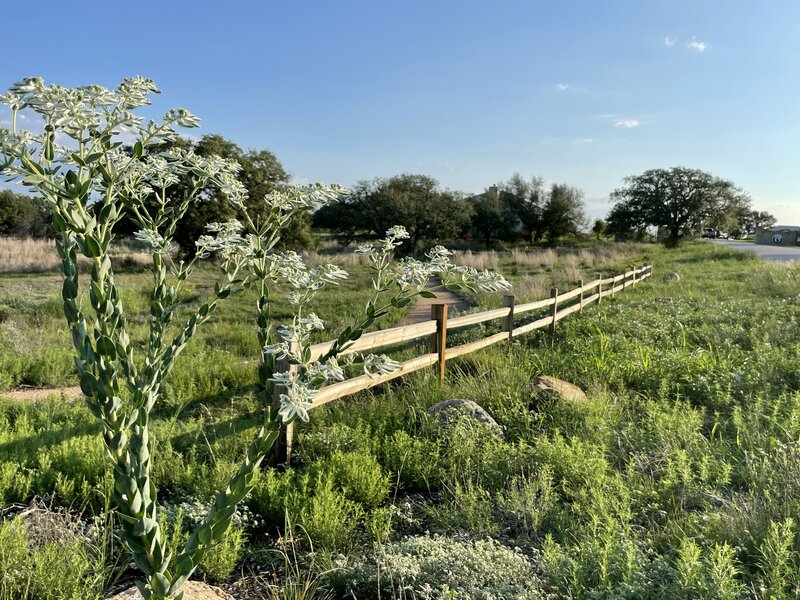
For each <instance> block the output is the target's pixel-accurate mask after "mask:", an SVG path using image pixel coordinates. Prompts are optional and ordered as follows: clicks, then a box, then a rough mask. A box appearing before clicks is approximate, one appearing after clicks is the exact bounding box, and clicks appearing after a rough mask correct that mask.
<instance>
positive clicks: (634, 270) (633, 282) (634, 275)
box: [631, 265, 636, 286]
mask: <svg viewBox="0 0 800 600" xmlns="http://www.w3.org/2000/svg"><path fill="white" fill-rule="evenodd" d="M631 285H632V286H636V265H633V281H632V282H631Z"/></svg>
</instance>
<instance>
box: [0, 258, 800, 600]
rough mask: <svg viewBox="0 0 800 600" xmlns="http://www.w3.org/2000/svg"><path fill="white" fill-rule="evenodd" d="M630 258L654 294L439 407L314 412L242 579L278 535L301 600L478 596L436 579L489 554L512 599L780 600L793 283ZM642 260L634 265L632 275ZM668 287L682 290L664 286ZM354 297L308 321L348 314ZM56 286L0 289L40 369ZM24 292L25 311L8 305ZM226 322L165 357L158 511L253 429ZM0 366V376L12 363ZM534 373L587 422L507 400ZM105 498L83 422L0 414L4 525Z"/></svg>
mask: <svg viewBox="0 0 800 600" xmlns="http://www.w3.org/2000/svg"><path fill="white" fill-rule="evenodd" d="M642 252H643V253H647V254H649V255H650V257H651V258H652V261H653V262H654V264H655V269H654V276H653V278H652V279H650V280H648V281H647V282H645V283H643V284H642V285H640V286H637V287H636V288H635V289H634V290H632V291H629V292H627V293H626V294H622V295H618V296H617V297H616V298H615V299H614V300H607V301H604V303H603V305H602V306H592V307H589V308H588V309H587V310H586V311H585V314H584V315H583V316H582V317H581V316H578V315H574V316H572V317H570V318H568V319H565V320H564V321H561V322H560V323H559V325H558V328H557V330H556V334H555V335H554V336H551V335H549V334H548V333H545V332H535V333H532V334H530V335H528V336H525V337H523V338H520V339H517V340H515V341H514V342H513V343H511V344H503V345H498V346H494V347H492V348H490V349H488V350H486V351H482V352H479V353H475V354H471V355H468V356H465V357H463V358H461V359H458V360H454V361H451V362H450V363H448V378H447V381H446V383H445V384H444V385H439V384H438V382H437V381H436V378H435V374H434V373H433V371H432V370H431V371H430V372H428V371H425V372H420V373H418V374H415V375H412V376H409V377H407V378H404V379H403V380H402V382H400V383H395V384H392V385H385V386H383V387H382V388H381V389H376V390H372V391H368V392H364V393H360V394H357V395H356V396H353V397H349V398H345V399H343V400H339V401H336V402H333V403H331V404H329V405H326V406H325V407H323V408H321V409H317V410H315V411H314V412H313V413H312V419H311V422H310V423H309V424H307V425H302V426H301V427H299V428H298V434H297V438H296V440H297V445H296V463H295V464H294V465H293V467H292V469H290V470H286V471H283V472H277V471H272V470H265V471H264V472H263V474H262V475H261V477H260V479H259V482H258V485H257V486H256V489H255V491H254V493H253V494H252V495H251V497H250V499H249V500H248V506H247V508H248V511H247V513H246V514H247V515H249V517H248V519H245V520H244V521H242V524H241V531H242V532H243V535H244V536H245V538H244V539H246V540H247V543H246V545H245V549H244V555H245V563H244V564H245V565H247V564H253V563H259V562H263V561H265V560H267V558H265V556H266V555H265V553H264V549H265V548H267V549H268V548H271V547H272V545H273V544H274V543H275V542H276V540H277V539H278V537H277V536H278V535H280V534H289V533H294V537H293V538H292V539H293V543H294V544H296V548H297V552H298V553H299V555H300V557H299V558H298V559H297V560H299V561H300V564H311V563H312V562H313V565H314V567H313V568H314V574H313V580H314V581H315V582H316V583H315V585H317V584H319V586H320V587H319V589H320V590H325V589H327V590H328V591H330V592H332V593H334V594H335V597H344V596H345V595H347V594H350V593H351V592H355V593H356V594H357V597H358V598H372V597H375V598H377V597H378V590H379V589H381V590H382V592H381V593H382V596H381V597H384V598H386V597H393V596H390V595H388V594H389V593H392V590H393V589H396V588H395V587H393V586H395V584H396V583H397V580H398V579H403V578H409V577H412V575H411V574H412V573H420V574H421V575H420V576H419V577H420V579H417V580H416V583H414V584H413V585H411V584H409V587H408V589H407V596H406V597H416V598H447V597H454V596H452V595H451V596H447V593H449V592H448V591H447V590H446V589H444V588H443V587H441V586H442V585H443V584H444V583H445V579H442V578H441V577H439V576H438V575H436V573H438V572H439V571H437V569H449V570H450V572H451V575H452V577H451V578H450V579H447V580H446V584H447V587H448V589H449V590H451V591H452V590H453V589H458V590H468V589H477V587H476V585H477V584H476V581H477V579H475V578H477V577H478V576H477V575H476V574H474V573H472V574H470V573H461V572H460V571H453V570H452V569H451V568H450V567H447V566H446V564H447V563H446V561H444V558H442V557H445V556H447V555H449V554H448V553H450V552H451V550H452V551H453V552H455V551H456V548H455V547H454V546H453V543H454V542H453V540H454V539H455V540H458V543H459V544H461V543H462V542H464V543H467V544H472V543H477V542H478V541H480V540H483V539H485V538H487V537H488V538H493V539H494V540H495V543H496V544H499V546H500V547H503V546H505V547H507V548H508V549H511V548H519V551H518V552H519V554H514V555H513V556H512V555H510V554H509V555H508V556H506V555H502V556H503V558H497V559H496V560H498V561H503V560H507V561H509V563H508V564H512V563H514V561H518V560H522V559H524V560H525V561H529V563H530V564H532V565H535V567H536V569H535V572H536V573H537V577H538V578H539V579H540V580H541V581H539V580H538V579H537V580H536V581H537V584H536V589H535V590H534V589H528V588H526V591H525V593H526V594H528V595H527V596H525V597H531V598H534V597H544V596H545V595H546V594H547V593H550V594H552V595H553V597H558V598H631V599H633V598H763V599H764V600H768V599H770V598H795V597H798V592H797V590H798V586H800V579H799V578H798V576H797V573H798V567H800V560H799V559H800V555H798V549H800V547H799V546H798V540H797V527H796V524H797V522H798V519H800V483H799V482H800V449H799V448H798V443H797V440H798V439H800V371H798V368H797V366H798V364H800V360H799V359H800V345H799V344H798V343H797V340H798V338H800V326H799V325H798V318H799V317H800V268H799V267H798V266H794V265H767V264H764V263H762V262H760V261H759V260H758V259H756V258H754V257H751V256H749V255H746V254H744V253H739V252H736V251H733V250H727V249H723V248H717V247H714V246H712V245H710V244H702V243H696V244H687V245H686V246H685V247H683V248H680V249H678V250H674V251H666V250H663V249H660V248H658V247H656V246H647V247H645V248H643V250H642ZM643 253H640V254H638V255H635V256H634V255H631V256H633V258H630V257H629V260H631V262H633V261H634V259H635V262H636V263H637V264H642V263H643V262H645V261H644V260H643V259H644V255H643ZM670 271H675V272H677V273H679V275H680V279H679V280H677V281H674V280H670V281H667V280H665V278H664V277H663V276H664V274H665V273H667V272H670ZM126 277H130V281H131V282H133V283H136V282H137V281H138V282H139V283H140V284H141V285H143V284H144V280H143V279H141V280H139V279H137V278H139V277H142V278H143V277H144V276H143V275H139V274H129V275H126ZM359 277H360V278H361V279H360V281H361V282H363V274H362V275H356V278H357V279H356V280H354V282H353V284H352V289H350V290H349V291H345V290H343V291H342V292H341V293H340V294H341V295H339V294H337V295H336V296H335V299H334V300H332V301H331V304H329V305H328V306H327V307H325V308H330V309H333V312H336V311H339V312H341V313H344V312H345V310H346V309H347V308H348V307H351V306H354V305H356V304H357V303H358V302H360V296H358V294H362V293H365V292H363V291H360V290H361V288H360V287H359V283H358V278H359ZM51 280H52V281H54V280H55V278H54V277H53V276H52V275H39V276H26V277H18V278H4V279H3V280H0V281H1V282H2V286H1V287H0V308H2V307H8V308H7V310H8V311H9V312H10V317H7V318H6V321H5V322H4V323H8V320H9V319H10V320H11V321H13V322H14V323H16V326H17V327H18V329H20V331H22V332H26V333H27V335H22V336H21V338H20V339H21V340H23V341H26V342H27V343H29V344H34V342H35V343H36V344H39V346H37V347H36V348H37V349H36V350H31V352H30V356H32V357H35V356H38V354H37V352H38V351H39V350H41V349H50V351H52V352H55V351H57V350H58V349H59V346H58V343H59V342H58V340H59V339H61V338H59V336H60V335H61V334H60V333H59V332H60V321H58V319H59V317H58V313H57V310H56V308H55V302H54V300H53V299H52V298H53V297H54V295H55V294H56V293H57V289H58V288H57V287H54V286H53V284H52V283H50V282H51ZM34 281H35V282H36V283H37V284H39V283H41V285H34V284H33V283H31V282H34ZM9 286H11V287H9ZM14 286H16V287H14ZM22 286H28V288H29V289H31V290H35V292H34V291H31V293H29V294H26V295H24V296H23V297H22V298H21V299H20V297H19V296H18V295H16V294H15V293H14V292H13V290H14V289H23V288H22ZM48 286H51V287H48ZM26 289H27V288H26ZM202 291H203V290H202V285H201V286H198V289H197V290H196V293H198V294H201V293H202ZM349 294H352V295H354V296H355V297H356V298H357V299H356V300H350V298H352V297H353V296H351V295H349ZM131 297H132V300H133V301H134V302H135V301H136V296H135V292H132V296H131ZM187 301H191V300H187ZM336 303H340V304H336ZM142 306H144V304H143V300H142ZM227 310H228V311H229V312H226V313H224V314H221V315H220V319H219V320H218V321H217V324H216V325H214V326H212V327H211V328H209V329H207V330H206V331H205V333H203V334H201V335H202V336H203V337H202V338H201V343H200V344H197V345H196V348H195V350H194V352H192V353H188V354H187V355H186V356H184V357H182V359H181V360H182V361H183V362H181V364H180V365H179V367H176V371H175V375H174V376H173V378H172V381H171V382H170V384H169V386H168V390H169V392H168V393H169V400H168V402H166V403H165V405H164V406H163V407H162V410H161V411H160V412H159V415H158V419H157V421H156V422H155V424H154V433H153V438H154V440H155V444H156V447H155V453H156V454H155V456H156V458H155V461H154V464H155V468H156V473H155V476H156V480H157V483H158V485H159V487H160V489H161V490H162V491H161V494H160V498H161V499H162V500H163V501H164V502H165V503H166V504H167V505H168V506H170V507H175V506H178V505H179V504H181V503H185V502H195V501H201V502H202V501H206V500H207V499H208V498H209V497H210V495H211V493H212V492H213V490H214V489H215V487H216V486H218V485H219V484H220V483H221V482H223V481H225V480H226V479H227V477H228V476H229V474H230V473H231V472H232V471H233V469H234V468H235V465H236V462H237V460H238V457H239V456H240V455H241V453H242V452H243V450H244V448H245V446H246V444H247V441H248V439H249V437H250V435H252V432H253V430H254V428H255V427H256V426H257V424H258V422H259V418H260V417H259V405H258V403H257V402H256V401H255V400H254V399H253V397H252V391H251V388H250V387H249V384H250V383H251V382H252V381H253V368H254V367H253V365H252V364H242V361H243V359H245V358H248V359H249V358H251V357H252V347H251V345H252V344H254V343H255V342H254V340H251V339H250V336H251V335H252V332H251V331H250V329H251V328H248V326H247V324H246V323H247V322H246V321H244V320H243V319H244V315H245V313H246V312H247V311H248V310H249V305H248V299H247V298H244V297H242V298H240V299H237V300H236V302H235V303H234V304H232V305H231V306H230V307H229V308H228V309H227ZM321 312H322V311H321ZM326 312H327V311H326ZM340 317H341V320H340V321H339V322H340V323H341V322H344V317H343V316H341V315H339V317H334V321H335V320H336V319H338V318H340ZM396 318H399V314H398V315H396ZM37 319H38V321H37ZM36 323H40V326H39V327H38V329H37V328H36V327H35V324H36ZM3 331H4V335H8V333H7V330H5V329H4V330H3ZM37 335H40V336H41V339H39V338H37V337H36V336H37ZM51 336H52V337H51ZM20 343H22V341H21V342H20ZM63 343H66V336H63ZM10 355H11V353H10V352H9V356H10ZM68 359H69V353H68V352H66V351H64V361H65V365H64V367H63V373H64V375H63V379H61V380H60V381H69V380H70V377H71V374H70V367H69V363H68ZM3 360H4V361H5V362H2V363H0V369H1V370H0V377H2V376H3V375H2V373H7V372H8V371H7V369H9V368H10V367H9V366H8V365H11V366H13V365H14V364H15V363H12V361H11V359H10V358H5V359H3ZM20 368H21V367H20ZM54 373H57V371H54ZM537 374H547V375H554V376H557V377H561V378H563V379H566V380H568V381H572V382H574V383H576V384H578V385H579V386H581V387H582V388H583V389H585V390H586V391H587V393H588V396H589V399H588V401H587V402H585V403H579V404H573V403H559V402H553V401H550V402H542V401H534V400H532V399H531V398H529V397H527V396H526V394H525V393H524V389H523V388H524V385H525V383H526V382H527V381H528V380H529V379H530V378H531V377H532V376H533V375H537ZM54 378H55V379H58V377H57V376H55V375H54ZM448 398H468V399H472V400H475V401H476V402H478V403H479V404H481V405H482V406H483V407H484V408H486V409H487V410H488V411H489V412H490V413H491V414H492V415H493V416H494V418H495V419H496V420H497V421H498V422H499V423H500V425H501V426H502V428H503V430H504V434H505V435H504V438H502V439H501V438H497V437H495V436H493V435H491V433H489V432H486V431H484V430H483V429H481V428H480V427H478V426H475V425H473V424H471V423H470V422H466V421H459V422H457V423H455V424H452V425H450V426H444V427H443V426H440V425H438V424H437V422H435V421H432V420H431V419H429V418H428V417H427V416H426V414H425V410H426V409H427V408H428V407H429V406H431V405H432V404H434V403H436V402H438V401H440V400H444V399H448ZM107 486H108V474H107V467H106V461H105V457H104V454H103V448H102V444H101V442H100V439H99V437H98V428H97V426H96V424H95V422H94V421H93V419H92V418H91V416H90V415H89V413H88V411H87V410H85V409H84V408H83V407H82V406H80V405H76V406H70V405H68V404H65V403H63V402H61V401H56V400H51V401H48V402H42V403H37V404H35V405H23V404H12V403H10V402H8V401H6V402H4V403H0V506H4V505H9V504H11V503H12V502H23V503H24V502H27V501H29V500H30V498H31V497H33V496H34V495H47V496H48V498H51V501H52V502H53V503H54V504H56V505H61V506H67V507H71V508H72V509H73V510H75V511H78V510H81V509H83V510H85V511H86V512H87V513H89V514H91V513H93V512H95V513H96V512H99V511H100V510H101V508H102V507H103V504H104V498H106V497H107V495H106V494H107V492H106V490H107ZM426 532H427V533H426ZM428 534H432V535H431V536H429V535H428ZM436 535H439V536H442V537H436ZM375 543H377V544H378V546H377V550H374V549H373V548H375V546H374V544H375ZM384 544H388V545H384ZM479 547H480V548H485V547H484V546H481V545H480V544H477V545H475V546H474V548H476V550H474V552H477V551H478V550H477V548H479ZM312 548H313V550H314V553H313V554H308V552H309V551H310V550H311V549H312ZM488 548H489V550H485V551H486V552H487V553H491V552H495V551H496V546H489V547H488ZM490 550H491V552H490ZM241 551H242V550H241V548H239V550H237V551H236V552H241ZM458 551H459V552H461V551H464V550H463V549H462V547H461V546H458ZM230 552H233V550H231V551H230ZM481 552H484V550H481ZM497 552H500V551H499V550H497ZM509 552H511V550H509ZM87 556H88V555H87ZM497 556H498V557H499V556H500V554H498V555H497ZM236 557H238V554H236V555H235V557H234V561H235V558H236ZM247 557H249V558H247ZM434 557H436V558H434ZM520 557H522V558H520ZM227 558H230V557H227ZM108 560H111V559H110V558H109V559H108ZM117 560H118V559H117ZM492 560H494V559H492ZM247 561H250V562H249V563H248V562H247ZM306 561H309V562H306ZM437 561H438V562H437ZM218 562H219V564H221V565H224V566H225V568H226V569H227V568H228V567H229V565H230V563H231V561H230V560H226V557H225V556H222V557H220V558H219V561H218ZM279 562H281V563H282V561H279ZM123 564H124V561H123ZM286 564H290V563H289V562H287V563H286ZM291 564H292V565H295V566H293V567H292V569H293V570H292V573H289V575H291V576H292V577H297V574H298V571H297V570H296V564H297V563H291ZM498 564H499V563H498ZM503 564H505V563H503ZM514 564H515V563H514ZM376 565H377V567H376ZM441 565H445V566H441ZM279 566H280V565H279ZM31 568H33V567H31ZM244 568H245V570H247V566H245V567H244ZM281 568H283V567H281ZM286 568H288V567H286ZM376 568H377V571H376ZM328 569H333V570H332V571H330V572H329V571H328ZM209 571H211V572H215V573H217V575H216V576H217V577H223V575H221V573H222V572H223V571H224V569H221V568H218V569H217V570H216V571H215V570H214V569H209ZM321 572H324V573H322V574H321ZM458 573H461V574H460V575H459V574H458ZM429 574H430V575H429ZM387 577H388V579H386V578H387ZM392 577H395V579H392ZM426 577H429V578H430V579H425V578H426ZM470 577H472V578H473V581H464V579H470ZM453 578H455V579H453ZM459 578H461V579H459ZM490 580H491V579H487V581H490ZM348 581H350V582H351V584H348V583H347V582H348ZM426 581H427V582H428V583H429V584H430V589H429V588H428V587H425V586H424V585H423V584H425V582H426ZM392 582H394V583H392ZM348 585H350V587H348ZM493 585H494V584H493ZM354 586H355V587H354ZM437 586H439V587H437ZM356 588H357V589H356ZM496 593H498V594H499V593H500V592H499V591H498V592H496ZM426 594H427V595H426ZM475 594H478V592H475ZM480 594H483V595H480V597H482V598H483V597H485V598H491V597H493V596H492V595H491V592H490V591H487V589H486V588H484V587H481V591H480ZM347 597H352V596H347ZM397 597H400V596H397ZM460 597H462V596H459V598H460ZM476 597H478V596H476Z"/></svg>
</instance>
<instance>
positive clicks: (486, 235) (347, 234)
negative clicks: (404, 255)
mask: <svg viewBox="0 0 800 600" xmlns="http://www.w3.org/2000/svg"><path fill="white" fill-rule="evenodd" d="M394 224H397V225H403V226H405V227H406V229H407V230H408V231H409V234H410V236H411V240H410V244H409V247H410V248H413V249H419V247H420V246H421V244H423V243H430V242H432V241H436V240H447V239H454V238H462V239H468V238H473V239H478V240H480V241H481V242H483V244H484V245H485V246H487V247H489V246H491V245H492V244H493V243H494V242H496V241H506V242H511V241H520V240H523V241H527V242H538V241H541V240H543V239H547V240H550V241H554V240H557V239H559V238H560V237H563V236H567V235H574V234H575V233H577V232H578V231H579V230H580V229H581V228H583V227H584V226H585V216H584V206H583V193H582V192H581V191H580V190H578V189H577V188H574V187H570V186H568V185H565V184H553V185H552V186H550V187H545V185H544V183H543V181H542V179H541V178H538V177H532V178H530V179H528V180H526V179H525V178H523V177H522V176H521V175H520V174H518V173H515V174H514V175H513V176H512V177H511V178H510V179H509V180H508V181H506V182H502V183H500V184H498V185H494V186H491V187H490V188H488V189H486V190H485V191H484V192H483V193H481V194H477V195H473V196H469V195H467V194H464V193H461V192H456V191H453V190H448V189H443V188H442V187H441V186H440V185H439V182H438V181H436V179H434V178H432V177H428V176H426V175H412V174H404V175H396V176H394V177H388V178H377V179H372V180H369V181H361V182H359V183H358V184H357V185H356V186H355V188H354V190H353V193H352V194H351V195H350V196H349V197H348V198H345V199H343V200H342V201H341V202H338V203H336V204H333V205H330V206H327V207H323V208H321V209H320V210H319V211H317V213H316V214H315V216H314V225H316V226H318V227H324V228H328V229H330V230H331V231H332V232H333V233H334V235H335V236H336V237H337V239H339V241H341V242H342V243H345V244H346V243H350V242H351V241H353V240H356V239H359V238H361V237H372V236H374V235H377V234H379V233H380V232H382V231H384V230H385V229H387V228H388V227H391V225H394Z"/></svg>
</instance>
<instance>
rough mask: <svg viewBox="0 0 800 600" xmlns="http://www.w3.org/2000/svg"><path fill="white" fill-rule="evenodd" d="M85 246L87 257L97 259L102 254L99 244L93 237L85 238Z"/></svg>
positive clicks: (87, 236)
mask: <svg viewBox="0 0 800 600" xmlns="http://www.w3.org/2000/svg"><path fill="white" fill-rule="evenodd" d="M83 246H84V250H85V252H86V256H88V257H90V258H96V257H98V256H100V254H101V253H102V250H101V249H100V244H99V242H98V241H97V240H96V239H95V237H94V236H92V235H86V236H84V242H83Z"/></svg>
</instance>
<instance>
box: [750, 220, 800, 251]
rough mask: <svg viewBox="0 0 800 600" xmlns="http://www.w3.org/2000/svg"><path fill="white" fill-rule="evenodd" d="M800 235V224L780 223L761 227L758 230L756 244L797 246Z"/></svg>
mask: <svg viewBox="0 0 800 600" xmlns="http://www.w3.org/2000/svg"><path fill="white" fill-rule="evenodd" d="M798 237H800V226H797V225H778V226H777V227H770V228H769V229H761V228H759V229H758V230H757V231H756V244H764V245H765V246H797V241H798Z"/></svg>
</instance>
